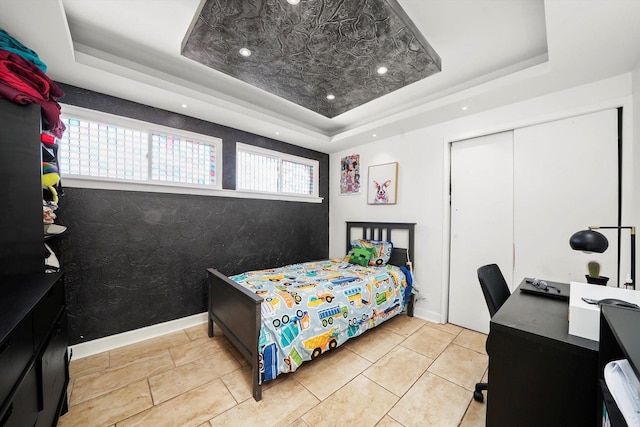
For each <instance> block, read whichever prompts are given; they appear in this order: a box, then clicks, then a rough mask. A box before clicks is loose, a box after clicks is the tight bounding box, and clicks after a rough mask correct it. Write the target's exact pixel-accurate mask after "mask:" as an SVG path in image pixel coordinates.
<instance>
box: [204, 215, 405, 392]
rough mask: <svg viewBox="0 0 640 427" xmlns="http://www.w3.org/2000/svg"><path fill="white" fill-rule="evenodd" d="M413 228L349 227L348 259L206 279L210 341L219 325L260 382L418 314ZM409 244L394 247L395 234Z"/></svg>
mask: <svg viewBox="0 0 640 427" xmlns="http://www.w3.org/2000/svg"><path fill="white" fill-rule="evenodd" d="M414 229H415V224H412V223H384V222H383V223H379V222H347V256H346V257H345V258H344V259H340V260H322V261H314V262H307V263H301V264H294V265H289V266H284V267H279V268H270V269H265V270H258V271H250V272H246V273H242V274H238V275H235V276H231V277H227V276H225V275H224V274H222V273H220V272H219V271H217V270H215V269H208V270H207V271H208V276H209V307H208V310H209V315H208V320H209V328H208V329H209V331H208V332H209V336H210V337H213V334H214V323H215V324H216V325H217V326H218V327H219V328H220V329H221V330H222V331H223V333H224V334H225V336H226V337H227V338H228V339H229V340H230V341H231V343H233V345H234V346H235V347H236V348H237V349H238V351H239V352H240V353H241V354H242V355H243V356H244V357H245V358H246V359H247V360H248V361H249V362H250V363H251V368H252V379H253V397H254V398H255V400H260V399H261V398H262V390H261V384H262V383H263V382H265V381H269V380H271V379H274V378H275V377H276V376H277V375H278V374H280V373H284V372H292V371H295V370H296V368H297V367H298V366H300V365H301V364H302V363H303V362H304V361H307V360H311V359H315V358H316V357H318V356H319V355H320V354H322V353H324V352H326V351H330V350H331V349H334V348H336V347H338V346H339V345H341V344H343V343H344V342H346V341H347V340H348V339H350V338H352V337H356V336H358V335H360V334H362V333H363V332H365V331H366V330H368V329H371V328H373V327H375V326H377V325H379V324H380V323H382V322H384V321H386V320H387V319H389V318H391V317H393V316H395V315H396V314H399V313H401V312H403V311H406V312H407V314H408V315H409V316H413V294H412V292H411V289H412V280H413V278H412V276H411V273H410V260H412V259H413V247H414V242H415V231H414ZM393 231H396V234H395V235H396V236H398V234H400V233H402V234H403V236H402V237H404V240H402V242H403V243H404V246H406V248H401V247H397V246H396V245H393V242H394V240H392V232H393Z"/></svg>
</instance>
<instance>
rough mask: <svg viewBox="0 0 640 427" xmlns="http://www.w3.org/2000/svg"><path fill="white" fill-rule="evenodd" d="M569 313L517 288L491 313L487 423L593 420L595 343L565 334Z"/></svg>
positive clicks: (558, 303)
mask: <svg viewBox="0 0 640 427" xmlns="http://www.w3.org/2000/svg"><path fill="white" fill-rule="evenodd" d="M547 282H548V283H549V284H551V285H554V286H558V287H563V288H568V287H569V285H568V284H566V283H553V282H549V281H547ZM520 286H522V284H520ZM568 311H569V305H568V301H563V300H558V299H552V298H546V297H543V296H538V295H530V294H525V293H522V292H520V289H519V287H518V289H516V290H515V291H514V292H513V294H512V295H511V296H510V297H509V299H508V300H507V302H505V303H504V305H503V306H502V307H501V308H500V310H498V312H497V313H496V314H495V316H493V318H492V319H491V324H490V332H489V338H488V342H487V352H488V354H489V392H488V394H487V426H489V427H494V426H495V427H502V426H519V427H522V426H535V427H539V426H546V427H549V426H562V427H565V426H594V425H597V424H598V422H599V415H598V404H597V401H598V391H597V390H598V343H597V342H596V341H591V340H587V339H584V338H580V337H577V336H573V335H569V320H568Z"/></svg>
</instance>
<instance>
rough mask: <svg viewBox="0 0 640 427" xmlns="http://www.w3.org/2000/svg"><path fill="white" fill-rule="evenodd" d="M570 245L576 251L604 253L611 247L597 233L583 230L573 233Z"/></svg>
mask: <svg viewBox="0 0 640 427" xmlns="http://www.w3.org/2000/svg"><path fill="white" fill-rule="evenodd" d="M569 245H571V249H575V250H576V251H583V252H598V253H602V252H604V251H606V250H607V248H608V247H609V241H608V240H607V238H606V237H604V235H603V234H601V233H598V232H597V231H593V230H582V231H578V232H577V233H573V235H572V236H571V238H570V239H569Z"/></svg>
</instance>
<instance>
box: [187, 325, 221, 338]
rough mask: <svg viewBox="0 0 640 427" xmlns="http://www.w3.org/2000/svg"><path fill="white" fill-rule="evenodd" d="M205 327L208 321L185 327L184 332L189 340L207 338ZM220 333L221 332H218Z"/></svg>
mask: <svg viewBox="0 0 640 427" xmlns="http://www.w3.org/2000/svg"><path fill="white" fill-rule="evenodd" d="M207 328H208V323H206V322H205V323H203V324H201V325H198V326H192V327H191V328H187V329H185V330H184V333H185V334H187V336H188V337H189V339H190V340H191V341H195V340H199V339H201V338H209V334H208V331H207ZM216 335H217V334H216ZM220 335H222V332H220Z"/></svg>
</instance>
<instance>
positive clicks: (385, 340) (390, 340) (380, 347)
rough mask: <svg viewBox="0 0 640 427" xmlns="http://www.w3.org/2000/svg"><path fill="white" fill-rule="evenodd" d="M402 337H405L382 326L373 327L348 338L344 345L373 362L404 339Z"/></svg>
mask: <svg viewBox="0 0 640 427" xmlns="http://www.w3.org/2000/svg"><path fill="white" fill-rule="evenodd" d="M404 339H405V337H403V336H401V335H398V334H396V333H394V332H391V331H389V330H386V329H384V328H374V329H370V330H368V331H366V332H365V333H364V334H362V335H360V336H358V337H356V338H352V339H350V340H349V341H347V343H346V344H344V347H345V348H348V349H349V350H351V351H353V352H354V353H356V354H358V355H360V356H362V357H364V358H365V359H367V360H368V361H370V362H375V361H376V360H378V359H380V358H381V357H382V356H384V355H385V354H387V353H388V352H389V351H390V350H391V349H393V348H395V347H396V346H397V345H398V344H400V343H401V342H402V341H404Z"/></svg>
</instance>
